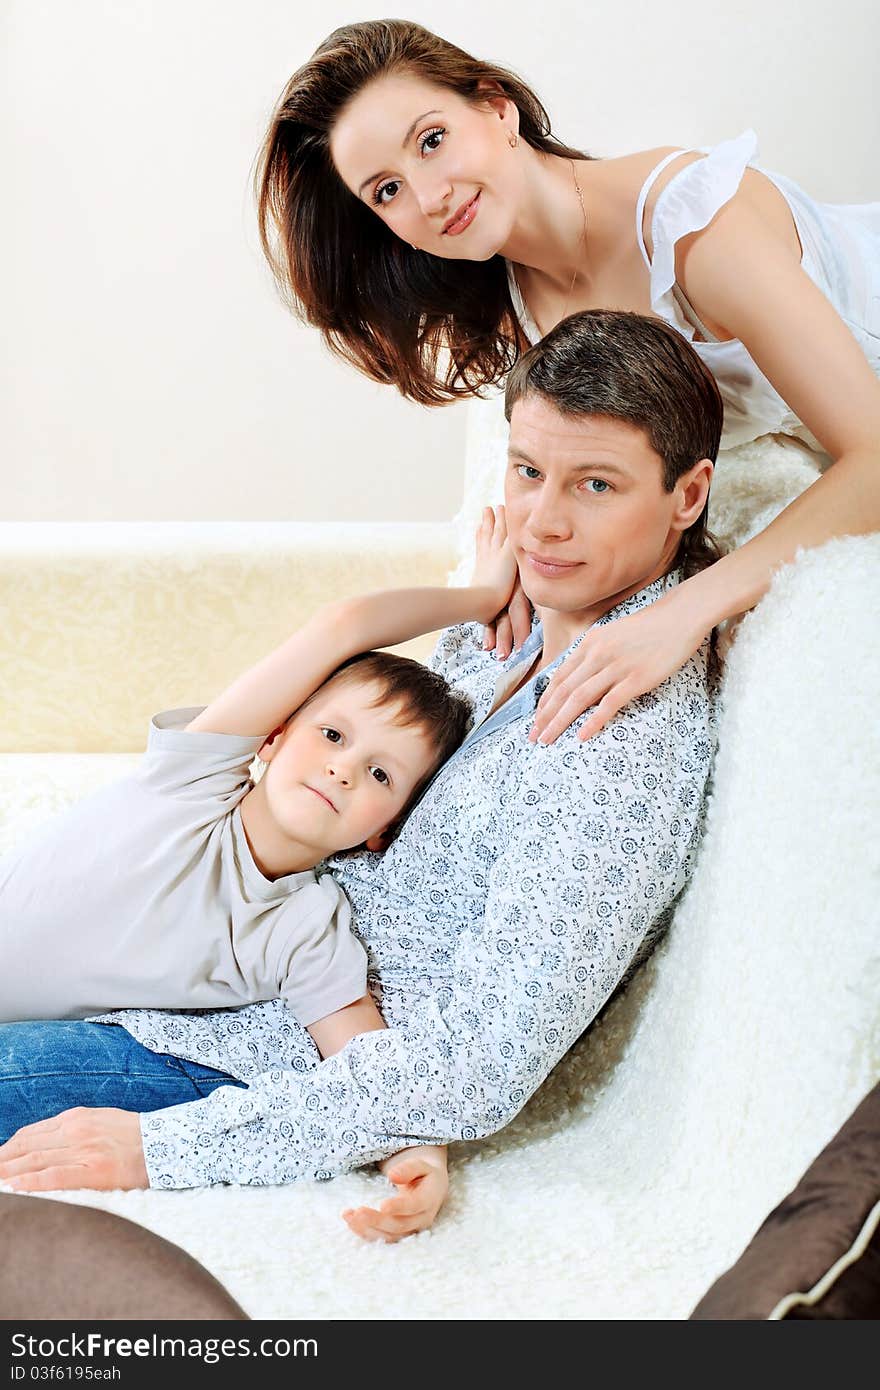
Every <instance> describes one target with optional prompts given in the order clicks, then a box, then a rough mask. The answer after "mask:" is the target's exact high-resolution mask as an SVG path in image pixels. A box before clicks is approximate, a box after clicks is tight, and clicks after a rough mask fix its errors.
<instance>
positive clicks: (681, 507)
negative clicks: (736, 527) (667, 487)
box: [672, 459, 715, 531]
mask: <svg viewBox="0 0 880 1390" xmlns="http://www.w3.org/2000/svg"><path fill="white" fill-rule="evenodd" d="M714 471H715V468H714V465H713V463H712V461H711V459H700V460H699V462H698V463H695V464H694V466H693V468H689V469H688V471H687V473H682V475H681V477H680V478H679V480H678V482H677V483H676V484H675V490H676V492H677V493H678V500H677V503H676V508H675V512H674V514H673V518H672V526H673V529H674V530H676V531H686V530H687V529H688V527H689V526H693V524H694V522H695V521H696V520H697V519H698V518H699V517H700V515H701V514H702V511H703V508H704V507H705V505H706V502H707V500H708V497H709V488H710V487H711V485H712V474H713V473H714Z"/></svg>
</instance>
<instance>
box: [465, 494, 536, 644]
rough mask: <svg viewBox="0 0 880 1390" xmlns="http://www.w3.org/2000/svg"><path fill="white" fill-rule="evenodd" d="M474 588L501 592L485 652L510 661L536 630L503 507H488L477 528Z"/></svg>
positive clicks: (486, 638)
mask: <svg viewBox="0 0 880 1390" xmlns="http://www.w3.org/2000/svg"><path fill="white" fill-rule="evenodd" d="M471 584H472V585H473V586H474V587H477V586H478V585H486V586H491V587H495V588H496V589H497V592H498V606H497V608H496V610H495V613H494V614H493V618H494V621H493V622H491V623H487V625H486V628H485V631H484V634H483V650H484V651H492V650H493V648H494V651H495V655H496V656H497V658H498V660H499V661H506V660H507V658H508V657H509V656H510V653H511V652H512V651H513V649H514V647H521V646H522V644H523V642H525V640H526V638H527V637H528V635H529V633H530V632H531V630H532V605H531V603H530V602H529V600H528V599H527V598H526V596H525V594H524V592H523V588H522V585H521V584H520V582H519V569H518V567H517V563H516V559H515V558H514V554H513V551H512V549H511V547H510V542H509V541H508V539H507V517H506V516H505V512H504V508H503V506H499V507H484V508H483V518H482V521H481V522H480V525H479V526H478V527H477V558H476V564H475V567H474V573H473V577H472V578H471Z"/></svg>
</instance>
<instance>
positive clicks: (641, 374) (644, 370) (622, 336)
mask: <svg viewBox="0 0 880 1390" xmlns="http://www.w3.org/2000/svg"><path fill="white" fill-rule="evenodd" d="M530 395H535V396H540V397H541V399H542V400H545V401H547V402H548V404H550V405H552V406H554V407H555V409H556V410H558V411H559V413H560V414H561V415H567V416H578V415H602V416H605V417H607V418H608V419H611V420H622V421H624V422H625V423H626V424H629V425H635V426H636V427H637V428H638V429H641V430H644V432H645V434H646V435H647V437H648V442H649V443H650V445H651V448H652V449H653V450H654V452H655V453H656V454H658V455H659V457H660V459H661V461H662V464H663V486H664V488H665V489H666V491H667V492H671V491H672V489H673V488H674V487H675V484H676V482H677V481H678V479H679V478H680V477H681V476H682V474H683V473H686V472H687V471H688V469H690V468H693V466H694V464H695V463H698V462H699V461H700V459H704V458H705V459H710V460H711V462H712V463H714V462H715V459H716V458H717V457H718V449H719V446H720V443H721V430H722V425H723V418H724V407H723V404H722V401H721V395H720V393H719V391H718V387H717V385H716V384H715V378H714V377H713V375H712V373H711V372H710V371H709V369H708V368H707V367H706V366H704V364H703V362H702V361H701V360H700V358H699V357H698V356H697V354H696V352H695V351H694V349H693V348H692V347H691V346H690V344H689V343H688V342H686V341H685V339H684V338H683V337H682V336H681V334H680V333H677V332H676V330H675V329H674V328H672V327H671V325H670V324H668V323H665V322H664V321H663V319H655V318H648V317H647V316H646V315H644V314H631V313H627V312H623V311H622V310H614V309H587V310H585V311H584V312H583V313H579V314H571V315H569V317H568V318H566V319H562V320H561V321H560V322H559V323H558V324H557V325H556V327H555V328H551V330H550V332H549V333H548V334H547V336H546V337H545V338H542V339H541V341H540V342H539V343H536V344H535V346H534V347H533V348H531V349H530V350H529V351H528V352H526V353H525V354H524V355H523V356H522V357H520V359H519V361H518V362H516V363H515V365H514V366H513V368H512V369H511V372H510V375H509V376H508V378H507V387H506V390H505V394H504V413H505V415H506V416H507V419H508V420H510V417H511V414H512V413H513V407H514V406H515V405H516V402H517V401H518V400H520V399H522V398H523V397H524V396H530ZM707 509H708V503H707V506H706V508H704V509H703V512H702V513H701V515H700V516H699V517H698V518H697V520H696V521H695V522H694V523H693V525H691V526H689V527H688V529H687V530H686V531H684V532H683V533H682V537H681V541H680V544H679V548H678V554H677V556H676V559H675V564H676V566H679V567H681V568H682V570H683V571H684V576H685V578H687V577H688V576H689V575H691V574H696V573H697V572H698V571H699V570H701V569H705V568H706V566H707V565H711V564H713V563H714V562H715V561H716V560H717V559H718V558H719V556H720V550H719V548H718V544H717V542H716V541H715V539H714V537H713V536H712V535H711V534H710V532H709V531H708V530H707V529H706V519H707Z"/></svg>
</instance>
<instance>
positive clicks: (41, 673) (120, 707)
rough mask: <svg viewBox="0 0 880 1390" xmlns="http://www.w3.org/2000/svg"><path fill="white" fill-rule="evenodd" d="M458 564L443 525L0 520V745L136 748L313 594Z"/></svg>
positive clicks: (425, 577) (222, 682)
mask: <svg viewBox="0 0 880 1390" xmlns="http://www.w3.org/2000/svg"><path fill="white" fill-rule="evenodd" d="M454 563H455V544H454V536H453V530H452V527H451V525H449V524H436V525H435V524H429V523H412V522H411V523H388V524H385V525H372V524H371V525H366V524H357V523H345V524H338V525H337V524H331V523H326V524H318V523H314V524H307V523H293V522H291V523H237V522H236V523H222V522H218V523H189V522H162V523H148V522H141V523H138V522H132V523H81V524H79V523H71V524H68V523H48V524H43V523H37V522H19V523H11V522H10V523H5V524H2V525H0V614H2V617H3V621H2V623H0V709H2V718H0V751H2V752H127V751H134V750H139V749H142V748H143V747H144V744H145V742H146V734H147V725H148V722H149V719H150V716H151V715H152V714H153V713H154V712H155V711H156V710H158V709H169V708H173V707H176V706H179V705H197V704H201V703H207V701H208V700H210V699H212V698H213V696H215V695H216V694H217V693H218V692H219V691H220V690H222V689H223V688H224V687H225V686H226V685H227V684H228V683H229V682H230V681H231V680H232V679H233V678H234V677H235V676H236V675H237V674H238V673H239V672H240V671H242V670H244V669H245V668H246V667H247V666H249V665H251V664H252V663H253V662H255V661H257V660H258V659H259V658H260V657H261V656H263V655H265V653H266V652H268V651H270V650H271V649H272V648H273V647H275V646H277V645H278V644H279V643H280V642H282V641H283V640H284V638H285V637H286V636H288V635H289V633H290V632H292V631H293V630H294V629H295V628H296V627H298V626H299V625H300V624H301V623H303V622H304V621H305V620H306V619H307V618H308V617H309V615H310V614H311V613H312V612H314V610H315V609H316V608H317V607H318V606H319V605H321V604H323V603H326V602H329V601H331V600H332V599H336V598H341V597H343V596H346V595H349V594H355V593H362V592H365V591H368V590H372V589H382V588H394V587H399V586H404V585H409V584H445V583H446V579H447V575H448V573H449V571H450V569H451V568H452V566H453V564H454ZM432 641H433V637H432V636H428V637H424V638H420V639H419V640H418V641H417V642H410V643H406V644H405V645H404V646H401V647H397V648H395V649H394V650H396V651H401V652H403V653H405V654H406V655H410V656H414V657H416V658H418V659H421V660H423V659H425V657H426V656H427V654H428V653H429V652H430V650H431V646H432Z"/></svg>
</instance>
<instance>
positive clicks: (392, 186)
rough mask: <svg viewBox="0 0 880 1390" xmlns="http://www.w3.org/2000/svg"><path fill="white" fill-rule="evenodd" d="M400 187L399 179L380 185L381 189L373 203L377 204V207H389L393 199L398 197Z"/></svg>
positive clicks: (377, 191) (375, 195)
mask: <svg viewBox="0 0 880 1390" xmlns="http://www.w3.org/2000/svg"><path fill="white" fill-rule="evenodd" d="M399 187H400V184H399V183H398V181H397V179H389V180H388V182H387V183H380V185H379V187H378V188H377V189H376V191H375V192H374V194H373V202H374V203H375V205H376V207H387V206H388V204H389V203H390V202H391V199H392V198H394V197H396V195H397V190H398V188H399ZM386 193H387V194H388V197H387V198H386V196H385V195H386Z"/></svg>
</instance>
